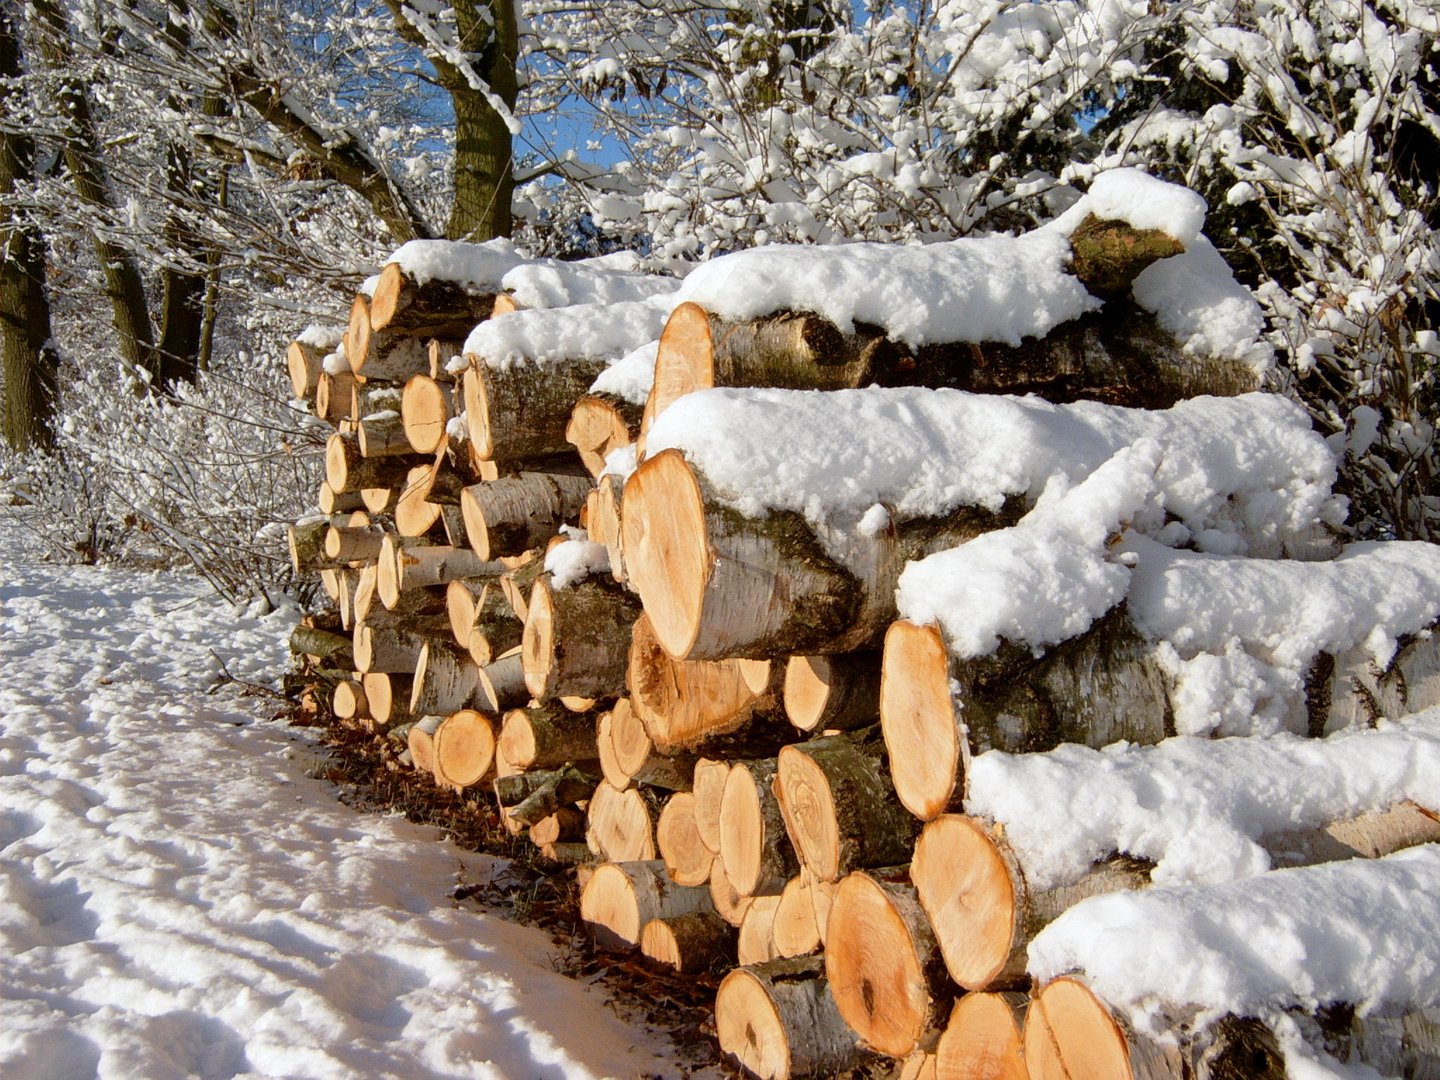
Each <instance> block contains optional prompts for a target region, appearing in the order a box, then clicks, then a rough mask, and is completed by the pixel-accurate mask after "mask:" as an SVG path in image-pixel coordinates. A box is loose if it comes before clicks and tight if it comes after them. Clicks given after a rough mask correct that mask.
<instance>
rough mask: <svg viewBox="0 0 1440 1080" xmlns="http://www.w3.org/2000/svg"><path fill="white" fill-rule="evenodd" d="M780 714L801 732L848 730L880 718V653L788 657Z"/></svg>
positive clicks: (869, 651) (869, 723)
mask: <svg viewBox="0 0 1440 1080" xmlns="http://www.w3.org/2000/svg"><path fill="white" fill-rule="evenodd" d="M785 715H786V716H788V717H789V718H790V722H791V723H792V724H794V725H795V726H796V727H797V728H799V729H800V730H801V731H829V730H832V729H833V730H836V731H853V730H855V729H856V728H863V727H868V726H869V725H871V724H873V723H875V721H877V720H878V719H880V653H879V652H878V651H874V650H867V651H866V652H859V653H841V654H839V655H836V656H792V657H791V658H790V659H789V661H788V662H787V663H786V665H785Z"/></svg>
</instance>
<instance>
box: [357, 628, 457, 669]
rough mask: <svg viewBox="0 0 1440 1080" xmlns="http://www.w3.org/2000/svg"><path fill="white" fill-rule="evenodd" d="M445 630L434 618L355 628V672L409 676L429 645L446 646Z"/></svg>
mask: <svg viewBox="0 0 1440 1080" xmlns="http://www.w3.org/2000/svg"><path fill="white" fill-rule="evenodd" d="M445 630H446V626H445V624H444V623H443V622H441V621H440V620H439V619H437V617H436V616H434V615H417V616H413V617H405V618H401V619H397V620H395V621H393V622H386V623H373V622H371V623H364V624H361V625H359V626H357V627H355V670H357V671H360V672H370V671H387V672H391V673H394V674H405V675H409V674H411V673H413V672H414V671H415V666H416V664H417V663H418V662H419V660H420V654H421V652H422V651H424V649H425V648H426V646H428V645H430V644H432V643H438V644H440V645H442V646H443V645H444V644H445Z"/></svg>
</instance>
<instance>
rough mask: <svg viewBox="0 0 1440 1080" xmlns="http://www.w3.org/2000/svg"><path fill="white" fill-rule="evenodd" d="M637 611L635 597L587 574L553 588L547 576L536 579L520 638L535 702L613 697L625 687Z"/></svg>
mask: <svg viewBox="0 0 1440 1080" xmlns="http://www.w3.org/2000/svg"><path fill="white" fill-rule="evenodd" d="M639 614H640V604H639V601H638V600H637V599H636V598H635V595H634V594H633V593H630V592H628V591H626V590H625V589H623V588H621V587H620V586H619V585H616V584H615V583H614V582H612V581H605V580H603V579H599V578H594V577H591V578H586V579H585V580H584V581H579V582H576V583H575V584H573V585H571V586H570V587H568V588H564V589H556V588H554V587H553V586H552V585H551V583H550V578H549V576H548V575H547V576H545V577H542V578H540V579H539V580H538V581H536V583H535V588H534V590H533V591H532V592H531V594H530V602H529V604H528V605H527V612H526V615H527V617H526V619H525V633H524V636H523V638H522V642H521V645H522V656H523V657H524V661H525V685H526V686H527V687H529V689H530V693H531V694H532V695H534V696H535V697H536V698H537V699H539V700H541V701H545V700H549V699H551V698H557V697H593V698H603V697H613V696H615V695H616V694H617V693H618V692H619V691H620V690H621V689H622V688H623V687H624V685H625V670H626V665H627V662H628V659H629V650H630V629H631V627H632V626H633V625H634V623H635V620H636V618H637V617H638V616H639Z"/></svg>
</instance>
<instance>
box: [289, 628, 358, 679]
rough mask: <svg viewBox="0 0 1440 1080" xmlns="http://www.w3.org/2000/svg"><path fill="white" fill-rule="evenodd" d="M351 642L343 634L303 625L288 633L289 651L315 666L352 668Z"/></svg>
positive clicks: (352, 651)
mask: <svg viewBox="0 0 1440 1080" xmlns="http://www.w3.org/2000/svg"><path fill="white" fill-rule="evenodd" d="M353 645H354V643H353V641H352V639H351V638H350V637H347V636H346V635H344V634H336V633H333V632H332V631H330V630H320V629H317V628H316V627H313V626H306V625H304V624H303V623H302V624H300V625H298V626H296V627H295V629H294V630H292V631H290V651H291V652H292V653H293V654H295V655H296V656H309V657H312V658H313V659H314V661H315V662H316V664H317V666H319V667H327V668H340V669H342V670H344V669H347V668H354V666H355V660H354V650H353Z"/></svg>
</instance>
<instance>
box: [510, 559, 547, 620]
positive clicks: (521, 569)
mask: <svg viewBox="0 0 1440 1080" xmlns="http://www.w3.org/2000/svg"><path fill="white" fill-rule="evenodd" d="M502 562H506V563H507V565H506V569H505V573H504V574H503V575H502V576H501V578H500V591H501V592H502V593H503V594H504V596H505V601H506V603H508V604H509V605H510V610H511V611H513V612H514V613H515V617H516V618H517V619H519V620H520V621H521V622H522V623H524V622H526V621H527V619H526V617H527V616H528V615H529V614H530V594H531V593H532V592H533V591H534V589H535V582H537V581H539V580H540V576H541V575H542V574H544V573H545V559H544V557H543V556H542V555H541V554H540V552H538V551H535V552H526V553H525V554H524V555H517V556H515V558H514V559H513V560H502Z"/></svg>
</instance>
